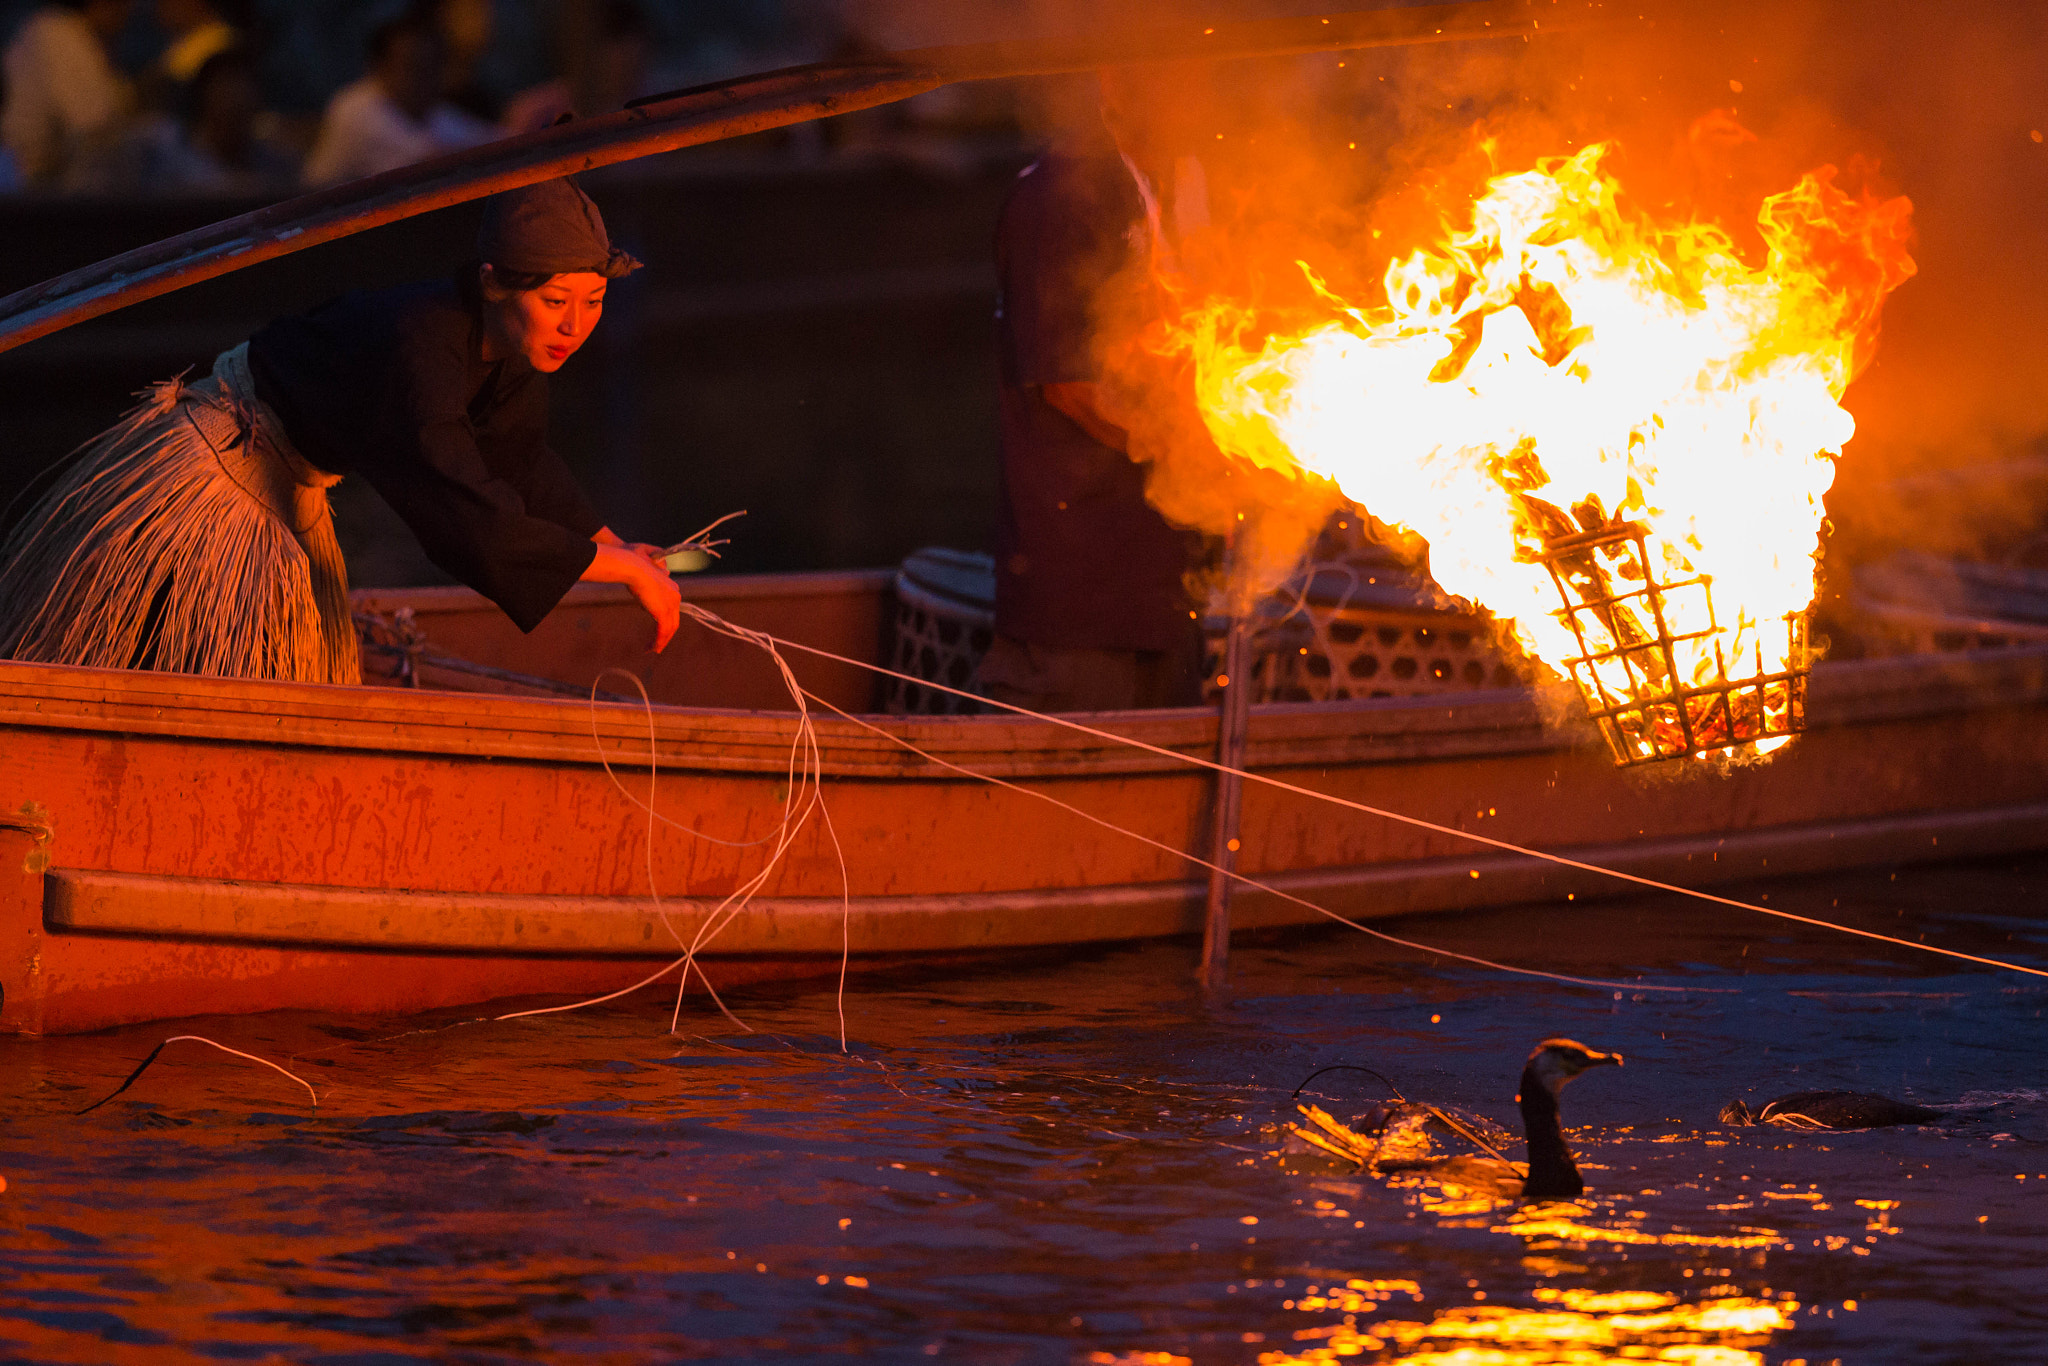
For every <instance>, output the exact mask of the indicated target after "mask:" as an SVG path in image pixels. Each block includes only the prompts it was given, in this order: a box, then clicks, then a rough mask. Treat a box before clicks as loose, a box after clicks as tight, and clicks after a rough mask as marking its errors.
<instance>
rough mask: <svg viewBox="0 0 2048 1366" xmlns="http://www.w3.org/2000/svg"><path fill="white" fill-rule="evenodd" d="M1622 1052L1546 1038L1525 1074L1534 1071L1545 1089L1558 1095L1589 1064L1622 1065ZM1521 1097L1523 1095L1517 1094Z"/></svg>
mask: <svg viewBox="0 0 2048 1366" xmlns="http://www.w3.org/2000/svg"><path fill="white" fill-rule="evenodd" d="M1621 1062H1622V1059H1621V1054H1619V1053H1602V1052H1601V1051H1600V1050H1598V1049H1597V1048H1588V1047H1586V1045H1584V1044H1582V1043H1579V1042H1577V1041H1576V1040H1573V1039H1545V1040H1544V1041H1543V1042H1542V1043H1539V1044H1537V1045H1536V1050H1535V1051H1534V1052H1533V1053H1531V1054H1530V1055H1529V1064H1528V1066H1527V1068H1525V1069H1524V1072H1523V1075H1524V1076H1527V1075H1528V1074H1529V1073H1532V1072H1533V1073H1534V1074H1535V1076H1536V1080H1537V1081H1538V1082H1540V1083H1541V1084H1542V1086H1543V1089H1544V1090H1546V1091H1548V1092H1550V1094H1551V1096H1552V1097H1553V1098H1554V1097H1555V1096H1556V1095H1557V1093H1558V1092H1559V1091H1562V1090H1563V1089H1564V1084H1565V1083H1566V1082H1568V1081H1570V1080H1571V1079H1572V1078H1573V1077H1576V1076H1577V1075H1579V1073H1581V1072H1583V1071H1585V1070H1586V1069H1587V1068H1589V1067H1606V1066H1609V1065H1612V1066H1615V1067H1619V1066H1621ZM1517 1099H1520V1097H1517Z"/></svg>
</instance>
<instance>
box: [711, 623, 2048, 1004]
mask: <svg viewBox="0 0 2048 1366" xmlns="http://www.w3.org/2000/svg"><path fill="white" fill-rule="evenodd" d="M698 611H700V612H701V611H702V609H701V608H700V609H698ZM707 615H708V614H707ZM762 634H763V635H766V633H765V632H763V633H762ZM767 638H768V639H770V640H772V641H774V642H775V644H777V645H779V646H782V647H784V648H786V649H791V650H800V651H802V652H803V653H805V654H808V655H815V656H817V657H818V658H820V659H829V660H832V661H833V662H834V663H838V664H850V665H852V666H853V667H855V668H857V669H866V670H868V671H870V672H872V673H877V674H881V675H883V676H885V677H888V678H896V679H901V680H903V681H904V682H907V683H916V684H918V685H919V686H921V687H926V688H932V689H936V690H937V691H939V692H945V693H952V694H953V695H954V696H956V697H964V698H969V699H971V700H973V701H975V702H978V703H980V704H982V705H984V706H991V707H1000V708H1001V709H1002V710H1004V711H1009V712H1015V713H1016V714H1017V715H1019V716H1026V717H1029V718H1031V719H1032V720H1034V721H1047V722H1050V723H1052V724H1053V725H1056V726H1063V727H1065V728H1066V729H1068V730H1071V731H1076V732H1078V733H1080V734H1082V735H1087V736H1091V737H1093V738H1095V739H1098V740H1108V741H1110V742H1112V743H1114V744H1119V745H1124V746H1127V747H1128V748H1131V749H1136V750H1142V751H1144V752H1146V753H1148V754H1156V755H1158V756H1160V757H1161V758H1165V759H1172V760H1175V761H1177V762H1179V763H1183V764H1189V765H1192V766H1193V767H1196V768H1206V769H1211V770H1213V771H1215V772H1217V773H1228V774H1233V775H1235V776H1237V777H1239V778H1242V779H1244V780H1245V781H1247V782H1254V783H1260V784H1262V785H1264V786H1266V787H1269V788H1272V789H1274V790H1275V791H1279V792H1290V793H1293V794H1294V795H1296V796H1299V797H1307V798H1309V799H1310V800H1312V801H1319V802H1328V803H1330V804H1331V805H1333V806H1341V807H1345V808H1348V809H1349V810H1352V811H1358V812H1362V813H1364V814H1365V815H1368V816H1378V817H1380V818H1381V819H1383V820H1390V821H1396V822H1398V823H1400V824H1402V825H1410V826H1414V827H1416V828H1417V829H1421V830H1428V831H1431V832H1433V833H1435V834H1439V835H1450V836H1452V837H1454V838H1457V839H1463V840H1470V841H1471V842H1472V843H1474V844H1483V845H1485V846H1487V847H1488V848H1491V849H1499V850H1502V851H1503V852H1506V853H1510V854H1520V855H1522V856H1523V857H1525V858H1533V859H1540V860H1541V861H1543V862H1545V863H1552V864H1556V865H1558V866H1559V867H1563V868H1574V869H1577V870H1578V871H1580V872H1583V873H1593V874H1596V875H1598V876H1601V877H1611V878H1614V879H1616V880H1618V881H1621V882H1627V883H1632V884H1634V885H1636V886H1638V887H1647V888H1649V889H1651V890H1652V891H1658V892H1670V893H1672V894H1674V895H1676V896H1685V897H1691V898H1693V899H1694V900H1697V901H1705V902H1710V903H1712V904H1714V905H1717V906H1729V907H1733V908H1734V909H1736V910H1740V911H1754V912H1756V913H1757V914H1758V915H1768V916H1773V917H1775V918H1777V919H1779V920H1790V921H1793V922H1795V923H1797V924H1801V925H1811V926H1813V927H1815V928H1817V929H1823V930H1834V931H1836V932H1838V933H1841V934H1851V935H1855V936H1857V937H1859V938H1862V939H1871V940H1875V941H1877V942H1878V943H1881V944H1892V945H1895V946H1897V947H1899V948H1904V949H1913V950H1916V951H1918V952H1920V953H1930V954H1935V955H1937V956H1939V957H1943V958H1953V959H1958V960H1960V961H1962V962H1965V963H1977V964H1981V965H1983V966H1985V967H1992V968H2003V969H2005V970H2006V971H2008V972H2019V973H2025V974H2027V975H2028V976H2030V977H2048V968H2032V967H2027V966H2025V965H2023V964H2020V963H2008V962H2006V961H2005V960H2004V959H2000V958H1985V957H1981V956H1979V955H1977V954H1974V953H1963V952H1962V951H1960V950H1958V949H1944V948H1940V947H1938V946H1936V945H1933V944H1920V943H1915V942H1914V941H1913V940H1910V939H1899V938H1897V937H1895V936H1893V935H1889V934H1879V933H1877V932H1876V931H1874V930H1859V929H1856V928H1855V927H1853V926H1850V925H1838V924H1836V923H1834V922H1833V921H1831V920H1818V919H1815V918H1814V917H1812V916H1805V915H1797V914H1795V913H1793V912H1791V911H1778V910H1773V909H1771V908H1770V907H1769V906H1758V905H1756V904H1754V903H1752V902H1748V901H1738V900H1736V899H1735V898H1733V897H1725V896H1717V895H1715V894H1714V893H1712V892H1703V891H1700V890H1699V889H1698V888H1696V887H1681V886H1679V885H1677V884H1676V883H1671V882H1660V881H1658V880H1657V879H1656V878H1650V877H1643V876H1641V875H1639V874H1636V873H1624V872H1622V871H1621V870H1620V869H1617V868H1603V867H1601V866H1600V865H1599V864H1597V863H1585V862H1582V861H1580V860H1578V859H1573V858H1566V857H1565V856H1564V855H1562V854H1549V853H1545V852H1544V851H1543V850H1541V849H1531V848H1528V847H1527V846H1525V845H1520V844H1513V843H1510V842H1509V841H1507V840H1498V839H1494V838H1493V837H1491V836H1489V835H1480V834H1475V833H1474V832H1472V831H1470V830H1460V829H1458V828H1457V827H1456V826H1450V825H1439V824H1437V823H1436V822H1435V821H1428V820H1424V819H1422V818H1421V817H1420V816H1409V815H1404V814H1402V813H1401V812H1399V811H1388V810H1386V809H1384V808H1382V807H1377V806H1369V805H1367V804H1366V803H1364V802H1358V801H1352V800H1351V799H1350V798H1348V797H1339V796H1336V795H1334V794H1332V793H1328V792H1318V791H1316V790H1315V789H1314V788H1309V787H1302V786H1300V785H1299V784H1297V783H1290V782H1287V781H1285V780H1284V779H1281V778H1275V777H1272V776H1271V775H1269V774H1264V773H1255V772H1252V771H1251V770H1249V769H1242V768H1232V767H1230V766H1228V765H1225V764H1220V763H1218V762H1216V761H1215V760H1214V759H1204V758H1202V757H1200V756H1199V755H1193V754H1182V753H1181V752H1180V751H1179V750H1173V749H1167V748H1165V747H1164V746H1162V745H1154V744H1150V743H1148V742H1146V741H1144V740H1136V739H1133V738H1131V737H1130V736H1127V735H1118V734H1117V733H1115V732H1114V731H1107V730H1102V729H1100V728H1098V727H1095V726H1090V725H1084V724H1083V723H1081V722H1079V721H1075V720H1072V719H1070V718H1067V717H1063V716H1055V715H1049V714H1047V713H1045V712H1037V711H1033V710H1031V709H1030V708H1029V707H1020V706H1017V705H1016V704H1014V703H1010V702H1002V701H998V700H997V699H995V698H993V697H983V696H981V695H980V694H979V693H971V692H968V691H966V690H965V689H962V688H954V687H948V686H947V685H946V684H944V683H935V682H932V681H931V680H929V679H924V678H916V677H913V676H912V675H910V674H905V673H898V672H897V671H896V670H894V669H889V668H884V667H883V666H881V665H879V664H873V663H870V662H868V661H866V660H860V659H853V658H850V657H848V656H846V655H842V654H835V653H833V652H832V651H830V650H821V649H819V648H817V647H816V646H812V645H801V644H798V643H797V642H796V641H793V640H783V639H782V638H780V637H778V636H768V637H767ZM834 710H835V711H836V710H838V709H837V708H834ZM840 714H841V715H845V713H843V712H841V713H840ZM862 724H865V723H862ZM871 729H873V728H872V727H871ZM883 733H884V734H886V733H887V732H883ZM906 743H907V742H906ZM938 762H943V761H938ZM949 767H950V765H949ZM960 771H961V772H963V773H971V772H972V770H968V769H961V770H960ZM974 776H976V777H983V778H986V775H984V774H974ZM987 780H988V781H991V782H994V781H998V780H996V779H987ZM1018 790H1019V791H1029V789H1026V788H1019V789H1018ZM1083 814H1085V813H1083ZM1091 819H1093V818H1092V817H1091ZM1102 824H1107V822H1102ZM1112 828H1114V827H1112ZM1125 833H1127V834H1128V833H1131V832H1128V831H1127V832H1125ZM1137 838H1141V839H1142V838H1143V836H1137ZM1162 847H1163V846H1162ZM1176 852H1178V851H1176ZM1184 857H1192V856H1186V855H1184ZM1194 861H1195V862H1201V860H1199V859H1196V860H1194ZM1265 890H1268V891H1272V890H1273V889H1271V888H1266V889H1265ZM1276 894H1277V895H1281V896H1285V895H1287V894H1286V893H1284V892H1282V893H1276ZM1292 899H1296V900H1298V898H1292ZM1301 904H1303V905H1305V906H1306V905H1309V903H1307V902H1302V903H1301ZM1315 909H1317V910H1320V909H1321V908H1320V907H1316V908H1315ZM1324 914H1332V913H1330V912H1324ZM1332 918H1334V919H1339V920H1342V919H1343V917H1342V916H1335V915H1332ZM1345 923H1346V924H1351V925H1354V926H1356V928H1359V929H1364V928H1365V927H1364V926H1362V925H1357V924H1356V922H1355V921H1345ZM1367 933H1375V932H1374V931H1370V930H1368V931H1367ZM1431 952H1437V950H1431ZM1473 961H1478V960H1473ZM1509 970H1510V971H1520V969H1509ZM1542 975H1548V974H1542ZM1633 989H1636V990H1641V989H1643V988H1639V987H1638V988H1633ZM1667 989H1668V988H1667Z"/></svg>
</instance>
